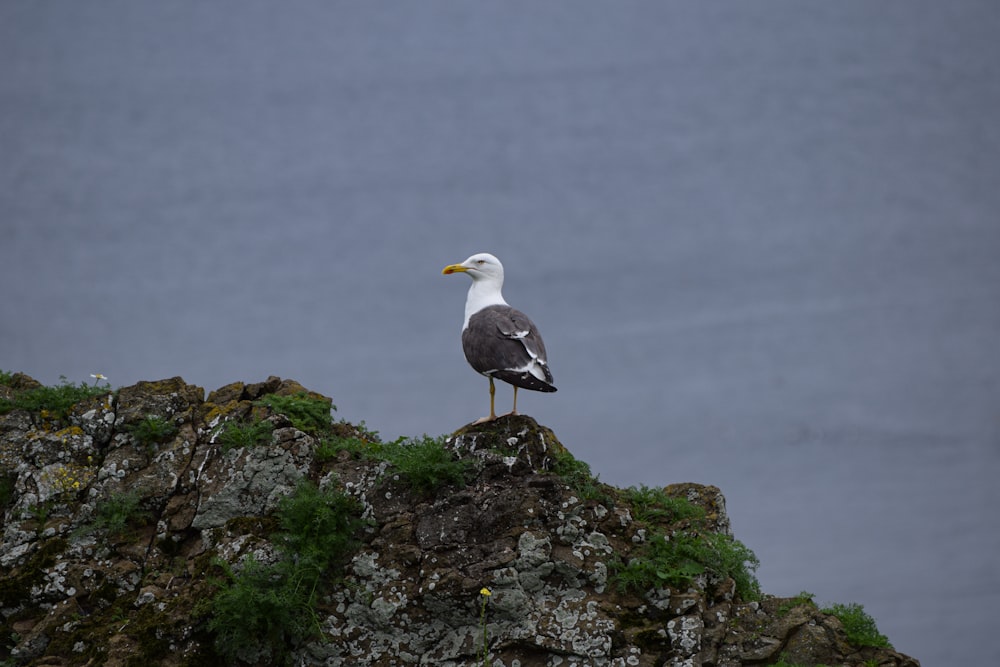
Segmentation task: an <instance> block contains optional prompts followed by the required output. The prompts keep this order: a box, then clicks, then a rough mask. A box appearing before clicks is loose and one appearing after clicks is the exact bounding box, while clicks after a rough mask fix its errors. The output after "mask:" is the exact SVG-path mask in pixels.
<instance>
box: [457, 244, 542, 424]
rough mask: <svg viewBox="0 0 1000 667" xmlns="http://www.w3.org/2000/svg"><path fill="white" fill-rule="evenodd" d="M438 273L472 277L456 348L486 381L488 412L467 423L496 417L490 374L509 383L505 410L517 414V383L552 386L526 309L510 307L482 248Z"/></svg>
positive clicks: (499, 273) (499, 268) (498, 269)
mask: <svg viewBox="0 0 1000 667" xmlns="http://www.w3.org/2000/svg"><path fill="white" fill-rule="evenodd" d="M441 273H442V274H443V275H450V274H453V273H465V274H467V275H468V276H469V277H470V278H472V286H471V287H469V295H468V297H467V298H466V300H465V321H464V322H463V323H462V350H463V351H464V352H465V359H466V360H467V361H468V362H469V365H470V366H472V368H473V370H475V371H476V372H477V373H480V374H482V375H485V376H486V377H487V378H488V379H489V381H490V414H489V416H488V417H483V418H481V419H477V420H476V421H475V422H473V423H475V424H480V423H483V422H490V421H493V420H495V419H497V414H496V411H495V409H494V398H495V396H496V387H495V386H494V384H493V380H494V379H497V380H503V381H504V382H506V383H508V384H510V385H512V386H513V387H514V409H513V410H511V411H510V412H509V413H508V414H511V415H516V414H517V390H518V388H522V389H531V390H534V391H543V392H553V391H556V388H555V386H554V385H553V384H552V382H553V379H552V371H550V370H549V362H548V357H547V356H546V354H545V343H544V342H542V336H541V334H539V333H538V328H537V327H536V326H535V324H534V322H532V321H531V320H530V319H529V318H528V316H527V315H525V314H524V313H522V312H521V311H519V310H516V309H514V308H512V307H511V306H510V304H508V303H507V302H506V301H505V300H504V298H503V293H502V290H503V264H501V263H500V260H499V259H497V258H496V257H495V256H493V255H491V254H489V253H486V252H483V253H478V254H475V255H473V256H471V257H469V258H468V259H467V260H465V261H464V262H462V263H461V264H449V265H448V266H446V267H444V269H443V270H442V271H441Z"/></svg>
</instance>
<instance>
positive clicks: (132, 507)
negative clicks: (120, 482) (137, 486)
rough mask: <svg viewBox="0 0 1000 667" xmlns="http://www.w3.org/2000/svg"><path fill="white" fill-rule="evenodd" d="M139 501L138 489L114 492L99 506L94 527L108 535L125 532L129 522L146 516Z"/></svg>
mask: <svg viewBox="0 0 1000 667" xmlns="http://www.w3.org/2000/svg"><path fill="white" fill-rule="evenodd" d="M139 501H140V497H139V493H138V492H137V491H127V492H123V493H112V494H111V497H109V498H108V499H107V500H105V501H104V502H102V503H100V504H99V505H98V506H97V516H96V517H95V519H94V522H93V524H92V526H93V528H94V529H96V530H102V531H104V532H105V533H107V534H108V535H121V534H123V533H124V532H125V530H126V529H127V528H128V526H129V524H131V523H134V522H136V521H138V520H140V519H142V518H144V517H145V516H146V513H145V512H143V511H142V510H141V509H140V508H139Z"/></svg>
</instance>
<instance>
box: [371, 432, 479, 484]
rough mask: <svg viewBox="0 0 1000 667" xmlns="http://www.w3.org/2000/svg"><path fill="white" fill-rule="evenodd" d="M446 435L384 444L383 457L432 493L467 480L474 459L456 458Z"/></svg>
mask: <svg viewBox="0 0 1000 667" xmlns="http://www.w3.org/2000/svg"><path fill="white" fill-rule="evenodd" d="M444 440H445V439H444V437H443V436H442V437H438V438H431V437H429V436H426V435H425V436H423V437H422V438H419V439H417V438H410V439H401V440H396V441H395V442H391V443H387V444H384V445H382V447H381V450H382V451H381V454H382V458H384V459H385V460H387V461H389V463H391V464H392V466H393V467H394V468H395V469H396V471H397V472H399V473H400V474H401V475H402V476H403V477H404V478H405V479H406V481H407V483H408V484H409V485H410V487H411V488H412V489H413V490H414V491H416V492H417V493H420V494H428V493H431V492H432V491H434V490H435V489H437V488H438V487H440V486H445V485H449V484H459V485H461V484H465V475H466V471H467V470H468V468H469V466H470V465H471V462H470V461H468V460H464V459H456V458H455V456H454V454H453V453H452V451H451V450H449V449H447V448H446V447H445V446H444Z"/></svg>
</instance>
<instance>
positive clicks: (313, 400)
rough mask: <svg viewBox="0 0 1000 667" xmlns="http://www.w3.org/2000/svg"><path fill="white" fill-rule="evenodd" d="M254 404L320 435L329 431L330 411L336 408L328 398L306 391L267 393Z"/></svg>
mask: <svg viewBox="0 0 1000 667" xmlns="http://www.w3.org/2000/svg"><path fill="white" fill-rule="evenodd" d="M254 405H263V406H266V407H268V408H270V409H271V410H272V411H273V412H276V413H278V414H282V415H285V416H286V417H288V419H289V420H291V422H292V426H294V427H295V428H297V429H299V430H300V431H302V432H304V433H309V434H310V435H321V434H323V433H326V432H327V431H329V430H330V425H331V424H332V419H331V416H330V412H331V411H332V410H336V409H337V408H336V407H334V405H333V404H332V402H331V401H330V399H328V398H323V397H321V396H311V395H309V394H308V393H306V392H299V393H297V394H295V395H294V396H279V395H277V394H268V395H267V396H265V397H264V398H262V399H260V400H258V401H256V402H255V403H254Z"/></svg>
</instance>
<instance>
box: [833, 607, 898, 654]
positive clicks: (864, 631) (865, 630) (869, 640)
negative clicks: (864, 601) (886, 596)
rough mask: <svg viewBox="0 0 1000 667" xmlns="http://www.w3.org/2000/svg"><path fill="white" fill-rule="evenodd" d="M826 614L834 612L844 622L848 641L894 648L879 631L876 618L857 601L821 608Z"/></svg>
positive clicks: (861, 644) (860, 644) (855, 643)
mask: <svg viewBox="0 0 1000 667" xmlns="http://www.w3.org/2000/svg"><path fill="white" fill-rule="evenodd" d="M820 611H822V612H823V613H825V614H833V615H834V616H836V617H837V618H839V619H840V622H841V623H843V624H844V630H845V631H846V632H847V641H849V642H850V643H851V644H853V645H855V646H874V647H875V648H892V644H890V643H889V638H888V637H886V636H885V635H883V634H882V633H881V632H879V631H878V627H876V625H875V619H874V618H872V617H871V616H870V615H869V614H868V613H867V612H865V608H864V607H863V606H861V605H860V604H857V603H856V602H853V603H851V604H833V605H830V606H829V607H825V608H823V609H821V610H820Z"/></svg>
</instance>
